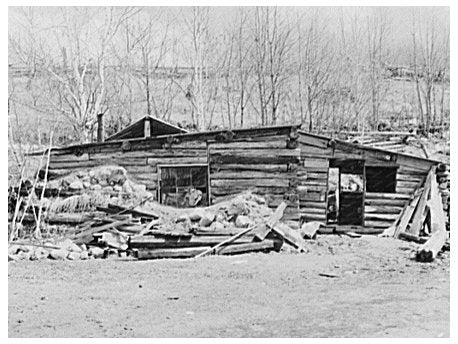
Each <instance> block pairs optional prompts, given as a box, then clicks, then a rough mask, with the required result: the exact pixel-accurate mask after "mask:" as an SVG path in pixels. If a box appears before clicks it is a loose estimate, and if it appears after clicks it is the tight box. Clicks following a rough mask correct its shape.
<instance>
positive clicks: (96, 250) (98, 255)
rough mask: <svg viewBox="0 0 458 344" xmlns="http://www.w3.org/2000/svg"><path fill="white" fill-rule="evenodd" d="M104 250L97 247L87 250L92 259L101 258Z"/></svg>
mask: <svg viewBox="0 0 458 344" xmlns="http://www.w3.org/2000/svg"><path fill="white" fill-rule="evenodd" d="M104 252H105V250H104V249H103V248H100V247H97V246H92V247H91V248H90V249H89V255H90V256H92V257H94V258H103V255H104Z"/></svg>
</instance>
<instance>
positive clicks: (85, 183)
mask: <svg viewBox="0 0 458 344" xmlns="http://www.w3.org/2000/svg"><path fill="white" fill-rule="evenodd" d="M83 187H84V188H85V189H89V188H90V187H91V182H88V181H86V182H83Z"/></svg>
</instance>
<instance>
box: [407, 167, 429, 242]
mask: <svg viewBox="0 0 458 344" xmlns="http://www.w3.org/2000/svg"><path fill="white" fill-rule="evenodd" d="M434 171H435V168H431V170H430V171H429V173H428V176H427V177H426V182H425V188H424V190H423V193H422V195H421V197H420V200H419V201H418V205H417V208H416V209H415V213H414V214H413V217H412V223H411V224H410V228H409V231H408V232H409V233H411V234H413V235H419V234H420V230H421V227H422V224H423V222H424V220H425V217H426V216H425V208H426V201H427V200H428V195H429V193H430V191H431V185H432V178H433V176H434V174H435V173H434Z"/></svg>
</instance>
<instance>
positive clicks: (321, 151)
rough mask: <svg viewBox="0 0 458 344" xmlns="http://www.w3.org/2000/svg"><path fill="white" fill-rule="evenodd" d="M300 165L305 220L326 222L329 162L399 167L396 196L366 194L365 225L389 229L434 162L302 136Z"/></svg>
mask: <svg viewBox="0 0 458 344" xmlns="http://www.w3.org/2000/svg"><path fill="white" fill-rule="evenodd" d="M299 135H300V137H299V142H300V147H301V166H300V168H299V170H298V178H299V182H298V194H299V202H300V203H299V204H300V212H301V216H302V219H303V220H305V221H323V222H326V208H327V203H326V197H327V178H328V174H327V173H328V168H329V161H330V159H361V160H364V161H365V165H366V166H393V167H397V168H398V170H397V174H396V192H395V193H369V192H366V193H365V201H364V226H365V227H373V228H385V227H389V226H390V225H391V224H393V222H395V221H396V220H397V218H398V217H399V214H400V213H401V211H402V209H403V208H404V206H406V204H408V202H409V200H410V199H411V197H412V195H413V193H414V191H415V190H416V188H417V187H420V186H421V185H422V184H423V182H424V180H425V178H426V175H427V174H428V171H429V169H430V168H431V166H432V165H433V164H434V163H433V162H430V161H426V160H424V159H417V158H414V157H408V156H404V155H399V154H396V153H393V152H386V151H381V150H376V149H370V148H368V149H365V148H363V147H358V146H357V145H354V144H347V143H343V142H335V141H333V140H331V139H327V138H322V137H315V136H314V135H308V134H306V133H300V134H299Z"/></svg>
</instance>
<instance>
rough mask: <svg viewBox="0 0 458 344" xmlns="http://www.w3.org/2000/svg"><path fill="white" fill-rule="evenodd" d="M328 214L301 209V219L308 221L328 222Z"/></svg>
mask: <svg viewBox="0 0 458 344" xmlns="http://www.w3.org/2000/svg"><path fill="white" fill-rule="evenodd" d="M326 218H327V217H326V214H309V213H304V212H303V211H302V209H301V219H303V220H305V221H306V222H309V221H323V222H326Z"/></svg>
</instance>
